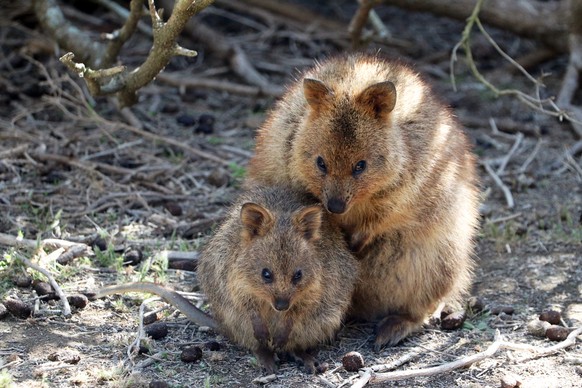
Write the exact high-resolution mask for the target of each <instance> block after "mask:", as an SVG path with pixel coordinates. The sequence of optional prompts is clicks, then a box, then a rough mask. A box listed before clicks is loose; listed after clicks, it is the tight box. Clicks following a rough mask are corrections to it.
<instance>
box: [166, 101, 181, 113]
mask: <svg viewBox="0 0 582 388" xmlns="http://www.w3.org/2000/svg"><path fill="white" fill-rule="evenodd" d="M179 110H180V107H179V106H178V104H176V103H174V102H171V101H170V102H166V103H165V104H164V105H163V106H162V109H161V111H162V113H170V114H173V113H178V111H179Z"/></svg>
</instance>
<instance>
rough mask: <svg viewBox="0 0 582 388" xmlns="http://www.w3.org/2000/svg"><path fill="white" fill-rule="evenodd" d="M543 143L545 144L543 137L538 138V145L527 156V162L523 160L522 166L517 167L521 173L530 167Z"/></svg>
mask: <svg viewBox="0 0 582 388" xmlns="http://www.w3.org/2000/svg"><path fill="white" fill-rule="evenodd" d="M542 144H543V140H542V139H538V141H537V143H536V146H535V147H534V149H533V151H532V152H531V153H530V154H529V156H528V157H527V159H526V160H525V162H523V164H522V165H521V167H520V168H518V169H517V172H518V173H519V174H523V173H524V172H525V171H526V170H527V168H528V167H529V165H530V164H531V163H532V162H533V161H534V159H535V158H536V155H537V154H538V152H539V150H540V148H542Z"/></svg>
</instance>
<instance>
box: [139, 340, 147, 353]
mask: <svg viewBox="0 0 582 388" xmlns="http://www.w3.org/2000/svg"><path fill="white" fill-rule="evenodd" d="M137 352H138V354H150V346H149V344H148V343H146V341H141V342H140V343H139V349H138V351H137Z"/></svg>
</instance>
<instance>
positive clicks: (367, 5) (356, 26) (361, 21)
mask: <svg viewBox="0 0 582 388" xmlns="http://www.w3.org/2000/svg"><path fill="white" fill-rule="evenodd" d="M358 2H359V3H360V5H359V6H358V9H357V10H356V13H355V14H354V17H353V18H352V20H350V25H349V26H348V32H349V34H350V38H351V40H352V47H353V48H356V47H359V46H360V45H361V43H362V30H363V29H364V25H365V24H366V22H367V21H368V16H369V14H370V11H371V10H372V8H373V7H375V6H376V5H378V4H379V3H380V1H378V0H359V1H358Z"/></svg>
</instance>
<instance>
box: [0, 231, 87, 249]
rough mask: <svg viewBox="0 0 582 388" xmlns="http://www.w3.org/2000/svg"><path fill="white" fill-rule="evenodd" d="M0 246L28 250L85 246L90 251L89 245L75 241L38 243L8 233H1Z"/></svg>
mask: <svg viewBox="0 0 582 388" xmlns="http://www.w3.org/2000/svg"><path fill="white" fill-rule="evenodd" d="M0 244H2V245H8V246H24V247H27V248H36V247H38V246H40V247H45V246H53V247H62V248H70V247H72V246H75V245H84V246H85V247H86V249H89V246H88V245H85V244H82V243H77V242H73V241H67V240H61V239H56V238H47V239H44V240H41V241H40V242H39V241H36V240H30V239H26V238H19V237H15V236H12V235H10V234H6V233H0Z"/></svg>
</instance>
